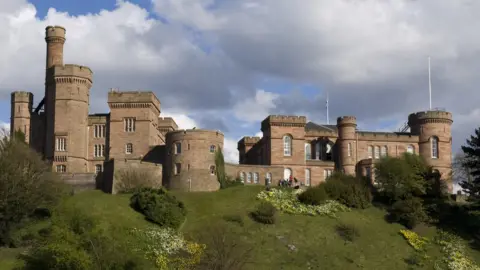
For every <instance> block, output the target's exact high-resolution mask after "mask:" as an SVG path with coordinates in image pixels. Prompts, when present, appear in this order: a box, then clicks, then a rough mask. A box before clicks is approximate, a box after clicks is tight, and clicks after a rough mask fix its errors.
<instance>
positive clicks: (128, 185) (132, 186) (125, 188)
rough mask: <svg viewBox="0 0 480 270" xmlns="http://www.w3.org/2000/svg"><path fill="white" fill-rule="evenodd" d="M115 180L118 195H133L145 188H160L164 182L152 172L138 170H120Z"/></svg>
mask: <svg viewBox="0 0 480 270" xmlns="http://www.w3.org/2000/svg"><path fill="white" fill-rule="evenodd" d="M115 180H116V182H115V188H116V189H117V191H118V193H133V192H135V191H136V190H139V189H141V188H145V187H150V188H160V187H161V182H162V181H161V179H158V177H156V176H155V175H154V174H153V172H152V171H150V170H141V169H138V168H128V169H123V170H119V171H118V172H116V175H115Z"/></svg>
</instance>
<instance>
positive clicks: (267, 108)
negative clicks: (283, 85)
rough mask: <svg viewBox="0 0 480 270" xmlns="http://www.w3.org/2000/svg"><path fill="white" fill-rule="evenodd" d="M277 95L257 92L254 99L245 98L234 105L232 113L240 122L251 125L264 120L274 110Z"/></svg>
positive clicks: (261, 91) (262, 91)
mask: <svg viewBox="0 0 480 270" xmlns="http://www.w3.org/2000/svg"><path fill="white" fill-rule="evenodd" d="M278 97H279V95H278V94H276V93H272V92H267V91H264V90H257V91H256V93H255V96H254V97H247V98H246V99H244V100H241V101H239V102H237V104H235V106H234V107H233V111H234V114H235V116H236V117H237V118H238V119H241V120H242V121H245V122H248V123H251V122H258V121H262V120H263V119H265V117H266V116H267V115H268V114H269V113H270V112H271V111H272V109H275V103H274V101H275V99H277V98H278Z"/></svg>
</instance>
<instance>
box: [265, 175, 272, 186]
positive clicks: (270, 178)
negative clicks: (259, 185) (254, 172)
mask: <svg viewBox="0 0 480 270" xmlns="http://www.w3.org/2000/svg"><path fill="white" fill-rule="evenodd" d="M265 180H267V184H271V183H272V173H267V174H266V175H265Z"/></svg>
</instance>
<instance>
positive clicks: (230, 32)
mask: <svg viewBox="0 0 480 270" xmlns="http://www.w3.org/2000/svg"><path fill="white" fill-rule="evenodd" d="M479 13H480V1H474V0H456V1H451V0H422V1H415V0H337V1H331V0H302V1H291V0H138V1H115V0H84V1H74V0H69V1H67V0H50V1H49V0H32V1H27V0H0V24H1V25H2V27H1V28H0V47H1V48H2V50H1V51H0V123H3V124H8V123H9V121H10V93H11V92H12V91H15V90H24V91H30V92H33V93H34V95H35V100H34V103H35V104H38V102H40V100H41V99H42V97H43V95H42V94H43V91H44V69H45V46H46V45H45V41H44V31H45V27H46V26H48V25H61V26H64V27H65V28H66V29H67V41H66V44H65V49H64V63H66V64H79V65H85V66H88V67H90V68H91V69H92V70H93V72H94V83H93V87H92V89H91V94H90V98H91V100H90V101H91V104H90V107H91V108H90V110H91V112H92V113H99V112H108V106H107V104H106V98H107V92H108V91H109V89H110V88H119V89H120V90H150V91H154V92H155V93H156V95H157V96H158V98H159V99H160V101H161V110H162V113H161V115H162V116H172V117H174V118H175V120H176V121H177V123H178V124H179V126H180V128H192V127H197V128H208V129H217V130H221V131H223V132H224V134H225V137H226V139H225V156H226V159H227V160H229V161H234V162H238V152H237V150H236V146H237V141H238V140H239V139H240V138H241V137H242V136H245V135H247V136H254V135H258V134H259V132H260V122H261V121H262V120H263V119H264V118H265V117H266V116H267V115H269V114H289V115H305V116H307V118H308V120H310V121H314V122H317V123H326V122H327V119H326V109H325V100H326V94H327V92H328V95H329V104H330V111H329V115H330V119H329V122H330V123H331V124H332V123H335V121H336V118H337V117H338V116H344V115H354V116H356V118H357V122H358V127H359V129H362V130H378V131H396V130H397V129H398V128H400V127H401V126H402V125H403V124H404V123H405V122H406V120H407V117H408V114H410V113H412V112H417V111H424V110H428V108H429V94H428V65H427V59H428V57H429V56H430V57H431V78H432V79H431V81H432V103H433V107H439V108H445V109H446V110H448V111H450V112H451V113H452V114H453V118H454V123H453V150H454V152H457V151H459V149H460V146H461V145H462V144H464V143H465V139H466V138H467V137H469V135H470V134H472V133H473V131H474V129H475V128H477V127H478V126H479V123H480V122H479V120H478V119H479V118H480V106H479V105H478V104H480V95H479V94H478V89H477V86H478V85H479V83H480V76H477V74H476V73H477V72H478V70H480V49H479V48H480V36H479V35H478V33H477V32H478V29H479V28H480V17H479V16H477V15H478V14H479Z"/></svg>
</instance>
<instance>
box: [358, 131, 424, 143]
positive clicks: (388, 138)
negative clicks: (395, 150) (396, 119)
mask: <svg viewBox="0 0 480 270" xmlns="http://www.w3.org/2000/svg"><path fill="white" fill-rule="evenodd" d="M357 134H358V139H359V140H362V141H381V142H411V143H416V142H418V135H413V134H411V133H400V132H379V131H378V132H377V131H357Z"/></svg>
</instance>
